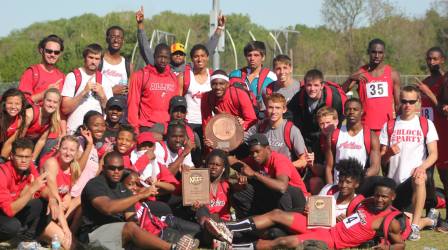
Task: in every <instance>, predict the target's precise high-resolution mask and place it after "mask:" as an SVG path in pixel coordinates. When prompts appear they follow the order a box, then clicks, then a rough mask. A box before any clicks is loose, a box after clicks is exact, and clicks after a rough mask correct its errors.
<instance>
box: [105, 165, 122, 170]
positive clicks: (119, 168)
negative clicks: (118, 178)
mask: <svg viewBox="0 0 448 250" xmlns="http://www.w3.org/2000/svg"><path fill="white" fill-rule="evenodd" d="M106 169H107V170H110V171H116V170H118V171H122V170H123V169H124V166H106Z"/></svg>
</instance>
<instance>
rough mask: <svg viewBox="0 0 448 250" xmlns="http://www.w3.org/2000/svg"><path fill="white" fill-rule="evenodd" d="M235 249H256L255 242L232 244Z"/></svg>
mask: <svg viewBox="0 0 448 250" xmlns="http://www.w3.org/2000/svg"><path fill="white" fill-rule="evenodd" d="M232 249H233V250H255V243H240V244H232Z"/></svg>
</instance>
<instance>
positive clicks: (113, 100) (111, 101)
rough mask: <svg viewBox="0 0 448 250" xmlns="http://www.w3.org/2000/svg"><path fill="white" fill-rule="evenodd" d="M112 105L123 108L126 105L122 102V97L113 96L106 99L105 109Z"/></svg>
mask: <svg viewBox="0 0 448 250" xmlns="http://www.w3.org/2000/svg"><path fill="white" fill-rule="evenodd" d="M114 106H115V107H119V108H121V109H122V110H123V109H124V108H125V107H126V103H124V101H123V99H121V98H118V97H115V96H113V97H111V98H109V100H107V103H106V109H110V108H111V107H114Z"/></svg>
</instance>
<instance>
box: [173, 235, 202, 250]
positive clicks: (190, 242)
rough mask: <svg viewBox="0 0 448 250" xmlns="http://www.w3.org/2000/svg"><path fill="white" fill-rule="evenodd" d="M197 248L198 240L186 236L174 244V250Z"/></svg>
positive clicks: (192, 249)
mask: <svg viewBox="0 0 448 250" xmlns="http://www.w3.org/2000/svg"><path fill="white" fill-rule="evenodd" d="M198 247H199V240H198V239H195V238H193V237H191V236H190V235H188V234H186V235H184V236H182V237H181V238H180V239H179V241H178V242H177V243H176V247H175V249H176V250H194V249H197V248H198Z"/></svg>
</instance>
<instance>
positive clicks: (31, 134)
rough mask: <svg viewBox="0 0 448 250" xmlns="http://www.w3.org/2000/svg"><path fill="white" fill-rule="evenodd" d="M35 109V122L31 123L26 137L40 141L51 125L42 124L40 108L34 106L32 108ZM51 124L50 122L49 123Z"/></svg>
mask: <svg viewBox="0 0 448 250" xmlns="http://www.w3.org/2000/svg"><path fill="white" fill-rule="evenodd" d="M31 108H32V109H33V120H32V121H31V123H30V125H29V127H28V129H27V130H26V134H25V137H28V138H30V139H31V140H33V141H36V140H37V139H39V137H40V136H41V135H42V134H43V133H44V132H45V131H46V130H47V129H49V128H50V123H47V124H41V123H40V119H39V118H40V112H41V110H40V107H39V106H36V105H33V106H32V107H31ZM49 122H50V121H49Z"/></svg>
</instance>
